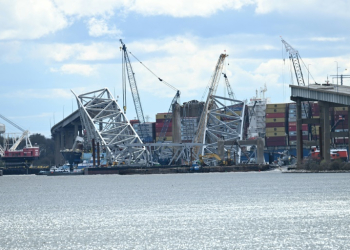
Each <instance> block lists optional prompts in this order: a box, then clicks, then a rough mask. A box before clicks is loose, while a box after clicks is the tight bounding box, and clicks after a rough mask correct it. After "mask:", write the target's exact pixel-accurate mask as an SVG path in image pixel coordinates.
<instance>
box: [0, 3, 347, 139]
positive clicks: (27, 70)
mask: <svg viewBox="0 0 350 250" xmlns="http://www.w3.org/2000/svg"><path fill="white" fill-rule="evenodd" d="M348 10H350V2H348V1H344V0H333V1H330V0H323V1H317V0H304V1H301V0H294V1H279V0H278V1H277V0H217V1H192V0H187V1H184V0H177V1H173V2H171V1H161V0H143V1H141V0H133V1H130V0H105V1H102V0H75V1H71V0H35V1H34V0H33V1H29V0H13V1H6V0H0V83H1V85H0V86H1V91H0V98H1V109H0V114H2V115H4V116H6V117H8V118H9V119H11V120H12V121H13V122H15V123H17V124H18V125H20V126H21V127H23V128H25V129H28V130H30V131H31V133H41V134H43V135H45V136H47V137H49V136H50V125H51V126H52V125H53V124H54V122H58V121H60V120H61V119H62V118H63V117H64V116H67V115H68V114H70V113H71V112H72V110H75V109H76V108H77V105H76V101H75V99H74V96H73V94H72V93H71V91H70V90H71V89H72V90H74V92H75V93H77V94H82V93H85V92H89V91H93V90H97V89H100V88H103V87H108V88H109V89H110V91H111V92H112V93H115V95H116V96H119V97H120V98H119V99H120V100H121V99H122V91H121V79H122V77H121V52H120V49H119V47H120V43H119V39H120V38H122V39H123V41H124V42H125V44H126V45H127V47H128V50H129V51H131V52H132V53H133V54H135V55H136V56H137V57H138V58H139V59H140V60H141V61H142V62H143V63H144V64H145V65H146V66H147V67H149V68H150V69H152V71H154V72H155V73H156V74H157V75H159V76H160V77H161V78H163V79H164V80H166V81H167V82H169V83H170V84H172V85H173V86H175V87H176V88H178V89H179V90H180V91H181V101H182V102H185V101H189V100H193V99H197V100H201V98H202V95H203V92H204V90H205V87H206V86H207V84H208V82H209V80H210V76H211V74H212V72H213V69H214V67H215V64H216V62H217V59H218V57H219V55H220V54H221V53H223V52H224V51H225V50H226V52H227V54H229V57H228V59H227V61H226V65H225V70H226V72H227V75H228V77H229V81H230V84H231V86H232V88H233V91H234V93H235V95H236V97H237V98H238V99H241V100H245V99H248V100H249V99H250V98H251V97H253V96H254V95H255V92H256V90H258V92H259V90H260V88H263V86H264V84H265V83H266V86H267V92H266V95H267V96H268V97H270V98H271V102H274V103H277V102H286V101H289V88H288V85H289V84H291V82H292V81H291V74H290V64H289V60H288V55H287V54H286V52H285V50H284V48H283V47H282V43H281V40H280V36H282V37H283V38H284V39H285V40H286V41H287V42H289V43H290V44H291V45H292V46H293V47H294V48H295V49H297V50H298V51H299V53H300V55H301V57H302V58H303V61H304V63H305V65H309V68H310V73H311V74H312V76H313V78H314V79H315V80H316V81H317V82H324V81H325V80H326V78H327V75H334V74H336V72H337V63H336V62H338V67H339V68H338V71H339V74H350V72H349V73H347V70H346V69H348V68H349V71H350V62H349V55H350V52H349V51H350V49H349V38H350V37H349V32H348V27H349V19H350V17H349V16H348ZM283 57H285V58H286V61H285V63H284V61H283V59H282V58H283ZM335 61H336V62H335ZM132 63H133V67H134V71H135V76H136V80H137V84H138V88H139V93H140V97H141V102H142V106H143V110H144V114H145V116H146V115H147V116H149V117H150V121H154V120H155V114H156V113H158V112H166V111H167V110H168V108H169V105H170V102H171V100H172V98H173V96H174V95H175V92H174V91H173V90H172V89H170V88H168V87H166V86H165V85H162V83H160V82H159V81H158V80H157V79H156V78H155V77H154V76H153V75H151V74H150V73H149V72H148V71H147V70H146V69H145V68H143V67H142V66H141V65H140V64H139V63H137V62H135V60H132ZM303 70H304V78H305V81H307V72H306V69H305V68H304V69H303ZM312 81H313V80H312ZM345 84H350V81H349V80H347V81H345ZM220 86H222V87H220ZM220 86H219V88H218V92H219V93H218V94H222V95H224V90H223V89H224V87H223V86H224V85H223V79H221V83H220ZM127 100H128V108H127V113H126V115H127V117H128V118H129V119H134V117H136V113H135V111H134V106H133V102H132V97H131V95H130V92H129V93H128V96H127ZM120 105H122V104H121V102H120ZM0 123H4V124H5V125H6V128H7V132H18V130H17V129H15V128H13V127H12V126H10V125H8V124H7V123H6V122H4V121H0Z"/></svg>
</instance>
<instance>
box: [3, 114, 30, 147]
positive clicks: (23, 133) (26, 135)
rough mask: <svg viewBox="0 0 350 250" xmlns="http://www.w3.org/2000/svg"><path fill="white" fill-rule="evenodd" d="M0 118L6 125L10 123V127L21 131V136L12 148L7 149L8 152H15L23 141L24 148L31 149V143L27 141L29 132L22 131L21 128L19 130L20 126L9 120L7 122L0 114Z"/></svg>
mask: <svg viewBox="0 0 350 250" xmlns="http://www.w3.org/2000/svg"><path fill="white" fill-rule="evenodd" d="M0 118H2V119H3V120H5V121H7V122H8V123H10V124H11V125H12V126H14V127H16V128H18V129H19V130H21V131H22V135H21V137H20V138H18V140H17V141H16V142H15V143H14V144H13V145H12V147H11V148H10V149H9V151H15V150H16V149H17V147H18V145H19V144H20V143H21V141H22V140H23V139H25V140H26V148H32V147H33V146H32V143H31V141H30V139H29V134H30V133H29V131H28V130H24V129H23V128H21V127H20V126H18V125H17V124H16V123H14V122H12V121H11V120H9V119H8V118H6V117H5V116H3V115H1V114H0Z"/></svg>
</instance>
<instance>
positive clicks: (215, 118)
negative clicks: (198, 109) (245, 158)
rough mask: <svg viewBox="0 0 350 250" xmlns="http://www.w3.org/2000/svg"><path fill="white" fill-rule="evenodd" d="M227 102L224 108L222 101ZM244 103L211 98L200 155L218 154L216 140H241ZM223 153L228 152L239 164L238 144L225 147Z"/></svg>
mask: <svg viewBox="0 0 350 250" xmlns="http://www.w3.org/2000/svg"><path fill="white" fill-rule="evenodd" d="M225 100H226V101H229V102H230V103H231V105H229V106H226V105H225V104H224V102H223V101H225ZM245 105H246V104H245V102H243V101H239V100H235V99H230V98H225V97H221V96H214V95H213V96H211V109H210V110H209V112H208V115H207V126H206V130H205V133H204V146H203V147H202V151H201V154H202V155H205V154H213V153H214V154H218V140H223V141H238V140H242V139H243V124H244V117H245ZM224 147H225V152H227V151H229V152H230V155H232V156H234V157H235V158H236V159H237V161H236V163H240V158H241V148H240V146H239V144H238V143H237V144H236V145H225V146H224Z"/></svg>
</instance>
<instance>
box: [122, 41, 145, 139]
mask: <svg viewBox="0 0 350 250" xmlns="http://www.w3.org/2000/svg"><path fill="white" fill-rule="evenodd" d="M120 42H121V44H122V47H121V49H122V50H123V63H122V64H123V72H125V71H126V73H127V76H128V79H129V85H130V91H131V94H132V98H133V100H134V105H135V111H136V115H137V119H138V120H139V123H140V131H139V132H140V136H141V138H142V140H144V139H145V137H146V135H145V134H144V131H143V124H145V117H144V115H143V110H142V105H141V99H140V94H139V91H138V89H137V84H136V78H135V73H134V71H133V69H132V66H131V63H130V59H129V55H128V50H127V48H126V46H125V44H124V43H123V41H122V39H120ZM123 74H124V73H123ZM123 81H125V79H123ZM123 86H124V88H125V83H123ZM123 95H124V94H123ZM124 98H125V97H124ZM125 105H126V104H125ZM124 108H125V110H126V106H124Z"/></svg>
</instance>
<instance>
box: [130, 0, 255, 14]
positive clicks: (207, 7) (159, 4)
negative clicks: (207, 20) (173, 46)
mask: <svg viewBox="0 0 350 250" xmlns="http://www.w3.org/2000/svg"><path fill="white" fill-rule="evenodd" d="M253 3H254V1H253V0H217V1H208V0H206V1H197V0H177V1H162V0H147V1H145V0H135V1H133V3H132V4H131V5H130V7H129V8H128V9H129V10H130V11H134V12H137V13H140V14H143V15H170V16H173V17H189V16H204V17H207V16H210V15H213V14H214V13H216V12H218V11H223V10H228V9H236V10H238V9H241V8H242V7H243V6H245V5H250V4H253Z"/></svg>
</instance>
